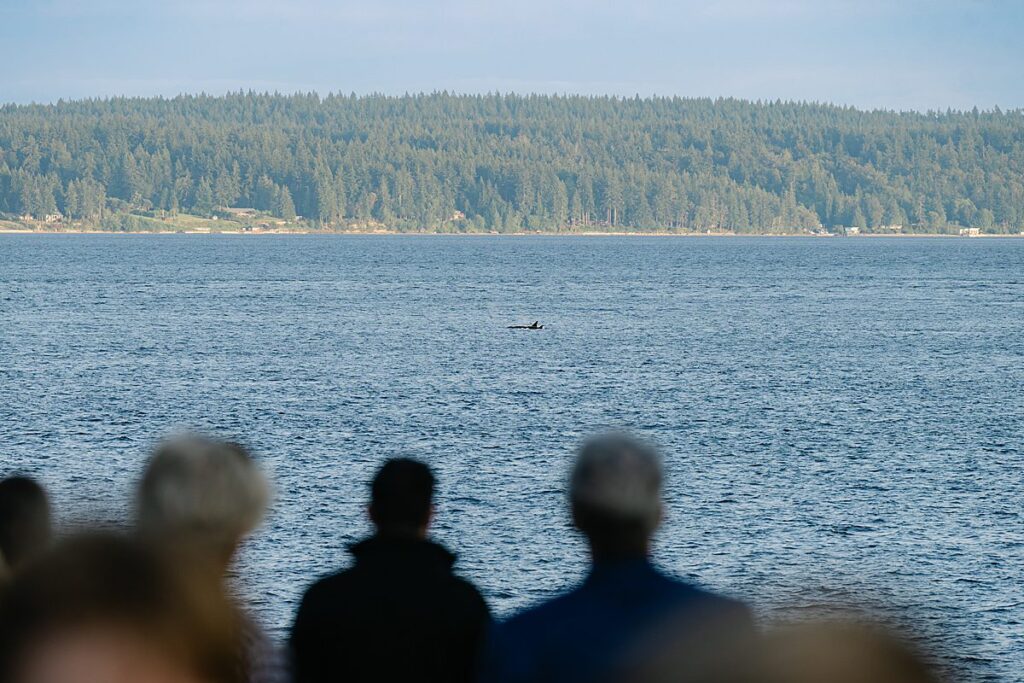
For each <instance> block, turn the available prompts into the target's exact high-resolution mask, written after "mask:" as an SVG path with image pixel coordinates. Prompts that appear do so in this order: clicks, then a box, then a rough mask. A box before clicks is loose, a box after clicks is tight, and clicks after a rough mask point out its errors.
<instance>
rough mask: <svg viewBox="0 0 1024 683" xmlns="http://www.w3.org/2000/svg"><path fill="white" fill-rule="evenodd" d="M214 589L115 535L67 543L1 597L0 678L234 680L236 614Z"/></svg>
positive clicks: (18, 682) (14, 681) (51, 682)
mask: <svg viewBox="0 0 1024 683" xmlns="http://www.w3.org/2000/svg"><path fill="white" fill-rule="evenodd" d="M212 586H213V584H212V583H211V582H209V581H190V580H189V579H188V575H187V572H185V571H184V570H183V568H182V567H180V566H174V567H172V566H169V565H166V564H164V563H163V562H162V561H161V560H160V559H159V558H158V556H157V554H156V553H154V552H152V551H151V550H150V549H148V547H147V546H143V545H142V544H140V543H137V542H134V541H131V540H128V539H125V538H122V537H119V536H114V535H96V536H80V537H73V538H71V539H68V540H65V541H63V542H61V543H59V544H58V545H57V546H55V547H54V548H53V549H52V550H50V551H48V552H46V553H44V554H43V555H41V556H40V557H39V558H38V559H36V560H34V561H33V562H32V563H31V564H30V565H28V566H27V567H25V569H24V570H23V571H21V572H20V573H19V574H18V575H17V576H15V578H14V579H13V581H12V583H11V585H10V590H7V591H5V593H4V594H3V596H2V598H0V680H3V681H4V682H5V683H233V682H234V681H238V680H240V677H241V676H242V675H243V672H242V671H241V670H240V668H239V666H238V664H237V661H238V658H237V656H236V653H235V649H236V645H235V643H236V638H235V628H234V617H233V615H232V612H231V610H230V609H229V607H228V602H227V599H226V598H225V597H224V595H223V594H222V593H220V592H217V591H213V590H211V588H212Z"/></svg>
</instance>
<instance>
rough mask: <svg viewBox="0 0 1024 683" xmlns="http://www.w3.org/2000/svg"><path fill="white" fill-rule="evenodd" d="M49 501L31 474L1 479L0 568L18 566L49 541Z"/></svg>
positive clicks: (39, 550) (11, 569)
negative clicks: (30, 477)
mask: <svg viewBox="0 0 1024 683" xmlns="http://www.w3.org/2000/svg"><path fill="white" fill-rule="evenodd" d="M50 535H51V531H50V501H49V499H48V498H47V496H46V491H45V490H43V487H42V486H40V485H39V484H38V483H36V481H35V480H33V479H29V478H28V477H8V478H7V479H4V480H3V481H0V568H2V567H4V566H5V565H6V569H7V570H8V571H15V570H17V569H18V568H19V567H20V566H21V565H22V564H24V563H25V562H26V561H28V560H31V559H32V557H34V556H35V555H37V554H39V553H40V552H42V551H43V550H44V549H45V548H46V546H47V545H49V543H50Z"/></svg>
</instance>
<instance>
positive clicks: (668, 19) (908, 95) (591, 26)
mask: <svg viewBox="0 0 1024 683" xmlns="http://www.w3.org/2000/svg"><path fill="white" fill-rule="evenodd" d="M239 88H244V89H249V88H253V89H257V90H279V91H282V92H291V91H295V90H317V91H320V92H328V91H342V92H350V91H355V92H357V93H367V92H374V91H378V92H386V93H402V92H406V91H410V92H412V91H431V90H442V89H447V90H454V91H459V92H487V91H492V90H500V91H518V92H526V91H531V92H576V93H591V94H603V93H607V94H617V95H633V94H636V93H639V94H641V95H649V94H659V95H687V96H704V95H709V96H717V95H727V96H736V97H744V98H750V99H757V98H771V99H774V98H783V99H807V100H821V101H831V102H838V103H843V104H853V105H857V106H860V107H885V108H895V109H929V108H939V109H945V108H946V107H955V108H970V107H972V106H974V105H977V106H979V107H982V108H990V107H992V106H994V105H999V106H1001V107H1003V108H1017V107H1024V0H717V1H712V0H621V1H619V2H604V1H602V0H507V1H503V2H498V1H488V0H364V1H361V2H352V1H344V0H337V1H331V0H287V1H286V0H220V1H215V0H0V101H3V102H11V101H14V102H28V101H51V100H55V99H58V98H62V97H63V98H78V97H86V96H96V95H114V94H129V95H152V94H164V95H172V94H176V93H179V92H182V91H188V92H198V91H206V92H213V93H222V92H224V91H227V90H236V89H239Z"/></svg>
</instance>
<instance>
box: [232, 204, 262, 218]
mask: <svg viewBox="0 0 1024 683" xmlns="http://www.w3.org/2000/svg"><path fill="white" fill-rule="evenodd" d="M224 211H226V212H227V213H229V214H230V215H232V216H238V217H241V216H255V215H256V209H250V208H248V207H244V206H229V207H227V208H226V209H224Z"/></svg>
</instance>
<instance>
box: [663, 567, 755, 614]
mask: <svg viewBox="0 0 1024 683" xmlns="http://www.w3.org/2000/svg"><path fill="white" fill-rule="evenodd" d="M661 576H662V580H663V581H664V582H665V586H666V588H667V589H668V591H670V592H671V593H672V594H674V596H675V597H676V598H677V599H678V600H680V601H681V602H685V603H687V604H689V605H691V606H692V607H693V608H695V609H697V610H699V611H701V612H705V613H708V614H714V615H717V616H719V617H722V618H725V619H734V620H737V621H751V620H752V615H751V612H750V608H749V607H748V606H747V604H746V603H744V602H742V601H741V600H737V599H736V598H732V597H729V596H727V595H722V594H720V593H715V592H713V591H710V590H708V589H706V588H703V587H702V586H699V585H697V584H695V583H691V582H689V581H685V580H683V579H679V578H676V577H673V576H668V575H665V574H662V575H661Z"/></svg>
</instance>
